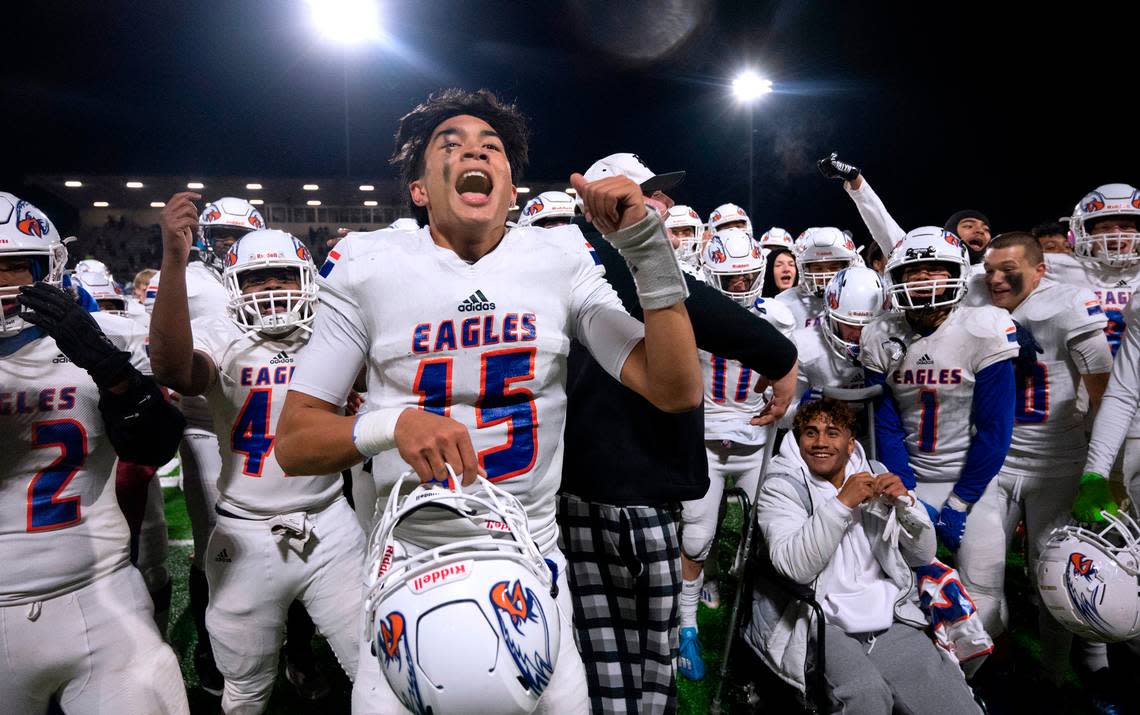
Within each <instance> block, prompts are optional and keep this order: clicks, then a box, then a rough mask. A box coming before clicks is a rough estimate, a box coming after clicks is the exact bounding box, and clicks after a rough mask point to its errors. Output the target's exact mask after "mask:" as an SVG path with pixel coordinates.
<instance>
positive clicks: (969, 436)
mask: <svg viewBox="0 0 1140 715" xmlns="http://www.w3.org/2000/svg"><path fill="white" fill-rule="evenodd" d="M968 271H969V262H968V260H967V258H966V252H965V250H964V248H963V247H962V244H961V242H960V241H959V240H958V237H957V236H955V235H954V234H953V233H950V232H949V231H946V230H944V229H941V228H938V227H935V226H924V227H922V228H917V229H915V230H913V231H911V232H909V233H907V234H906V237H905V238H903V240H902V242H901V243H900V244H899V245H898V246H897V247H896V248H895V250H894V251H893V252H892V253H891V255H890V257H889V258H888V259H887V273H888V275H889V277H890V286H889V287H888V289H887V290H888V294H889V295H890V298H891V301H892V303H893V305H894V307H895V308H897V309H898V311H900V312H890V313H884V314H883V315H880V316H879V317H878V318H876V319H874V320H872V321H871V323H870V324H869V325H868V326H867V327H866V328H864V329H863V335H862V338H861V341H860V351H859V356H860V361H861V362H862V363H863V367H864V369H865V377H866V382H867V384H868V385H873V384H881V385H884V386H885V390H886V394H885V396H884V397H883V398H882V399H880V400H879V401H877V403H876V406H875V432H876V437H877V443H878V448H879V459H880V460H881V461H882V462H883V463H884V464H886V465H887V467H888V468H889V469H890V470H891V471H892V472H894V473H895V474H898V475H899V476H900V477H902V479H903V483H904V484H906V485H907V488H908V489H909V488H912V487H913V488H914V489H915V492H916V493H917V494H918V496H919V498H921V499H922V500H923V501H924V502H926V504H927V508H928V509H929V510H930V511H931V517H932V518H931V520H932V521H934V522H935V528H936V529H937V531H938V535H939V538H940V539H941V540H942V542H943V543H944V544H945V545H946V546H947V547H949V548H950V549H951V550H952V551H956V550H957V549H958V546H959V545H960V544H961V541H962V536H963V534H964V533H965V532H966V528H967V527H966V518H967V515H968V513H969V510H970V508H971V507H972V506H973V504H974V503H975V502H977V501H978V499H979V498H980V497H981V496H982V492H984V491H985V488H986V486H987V485H988V484H989V482H990V480H991V479H993V477H994V475H995V474H997V472H998V469H1000V468H1001V464H1002V462H1003V461H1004V460H1005V455H1006V451H1007V450H1008V449H1009V440H1010V434H1011V433H1012V431H1013V407H1014V373H1013V362H1012V358H1014V357H1016V356H1017V354H1018V343H1017V328H1016V327H1014V324H1013V321H1012V320H1010V318H1009V314H1008V313H1006V312H1005V311H1003V310H1001V309H1000V308H994V307H980V308H970V307H966V306H960V305H959V303H960V302H961V301H962V299H963V297H964V296H965V293H966V277H967V274H968ZM916 482H917V486H914V485H915V484H916Z"/></svg>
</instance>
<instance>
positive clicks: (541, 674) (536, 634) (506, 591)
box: [489, 580, 554, 695]
mask: <svg viewBox="0 0 1140 715" xmlns="http://www.w3.org/2000/svg"><path fill="white" fill-rule="evenodd" d="M489 600H490V602H491V607H492V610H494V612H495V619H496V620H497V621H498V623H499V633H500V635H502V636H503V641H504V642H505V643H506V646H507V651H508V652H510V654H511V658H512V659H513V660H514V662H515V666H516V667H517V668H518V671H519V682H521V683H522V685H523V687H525V688H527V689H528V690H531V691H533V692H534V693H535V694H536V695H538V694H541V693H542V691H543V690H544V689H545V688H546V686H547V685H548V684H549V683H550V676H551V675H552V674H553V673H554V663H553V660H552V658H551V654H550V623H549V622H548V621H547V619H546V614H545V613H544V612H543V610H542V604H541V603H540V602H539V600H538V597H537V596H535V595H534V591H532V590H530V589H529V588H526V587H525V586H523V585H522V582H521V581H518V580H516V581H514V582H513V583H512V582H510V581H499V582H498V583H496V584H495V585H494V586H492V587H491V591H490V594H489Z"/></svg>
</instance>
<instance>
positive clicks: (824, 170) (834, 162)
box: [815, 152, 859, 181]
mask: <svg viewBox="0 0 1140 715" xmlns="http://www.w3.org/2000/svg"><path fill="white" fill-rule="evenodd" d="M815 165H816V166H817V167H819V173H821V174H823V176H824V178H826V179H843V180H844V181H854V180H855V179H858V178H859V167H857V166H851V165H850V164H848V163H846V162H842V161H840V160H839V154H837V153H835V152H831V154H830V156H825V157H823V158H822V159H820V160H819V161H817V162H816V163H815Z"/></svg>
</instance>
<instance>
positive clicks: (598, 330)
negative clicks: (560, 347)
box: [294, 240, 645, 380]
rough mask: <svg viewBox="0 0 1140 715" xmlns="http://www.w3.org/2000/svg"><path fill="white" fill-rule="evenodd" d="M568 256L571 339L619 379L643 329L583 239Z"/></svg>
mask: <svg viewBox="0 0 1140 715" xmlns="http://www.w3.org/2000/svg"><path fill="white" fill-rule="evenodd" d="M571 255H572V258H571V261H572V262H573V265H574V280H573V283H572V285H571V287H570V311H571V312H570V314H571V316H572V318H573V330H574V337H575V338H577V339H578V340H579V341H581V343H582V344H583V345H585V346H586V349H587V350H589V351H590V355H592V356H593V357H594V359H595V360H597V361H598V364H599V365H601V366H602V368H603V369H605V371H606V372H608V373H609V374H610V375H611V376H612V377H613V378H614V379H615V380H620V379H621V369H622V367H623V366H624V365H625V361H626V358H628V357H629V354H630V352H632V351H633V349H634V348H635V347H636V346H637V344H638V343H639V342H640V341H641V340H643V339H644V338H645V326H644V325H643V324H642V323H641V321H639V320H637V319H636V318H634V317H633V316H631V315H630V314H629V313H627V312H626V310H625V308H624V307H623V306H622V304H621V300H620V299H619V298H618V296H617V293H615V292H614V289H613V287H612V286H611V285H610V284H609V283H608V282H606V279H605V268H603V267H602V266H601V265H599V264H597V263H596V262H595V261H594V258H593V256H592V251H591V250H590V248H589V244H588V243H586V242H585V241H584V240H583V242H582V247H581V249H580V250H578V251H576V252H574V253H572V254H571ZM294 379H296V378H294Z"/></svg>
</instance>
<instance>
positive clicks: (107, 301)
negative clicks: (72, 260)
mask: <svg viewBox="0 0 1140 715" xmlns="http://www.w3.org/2000/svg"><path fill="white" fill-rule="evenodd" d="M100 268H102V270H100ZM72 278H73V279H74V281H75V283H76V284H78V285H79V286H80V287H81V288H83V290H85V291H87V293H88V295H90V296H91V297H92V298H93V299H94V300H95V302H96V303H98V304H99V310H101V311H102V312H104V313H111V314H113V315H122V316H126V314H127V297H126V296H125V295H123V291H122V289H121V288H119V286H118V285H117V284H116V283H115V279H114V278H113V277H112V276H111V272H110V271H108V270H107V266H105V265H103V264H102V263H101V262H100V261H96V260H92V259H88V260H86V261H80V262H79V263H78V264H77V265H76V266H75V273H73V274H72Z"/></svg>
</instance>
